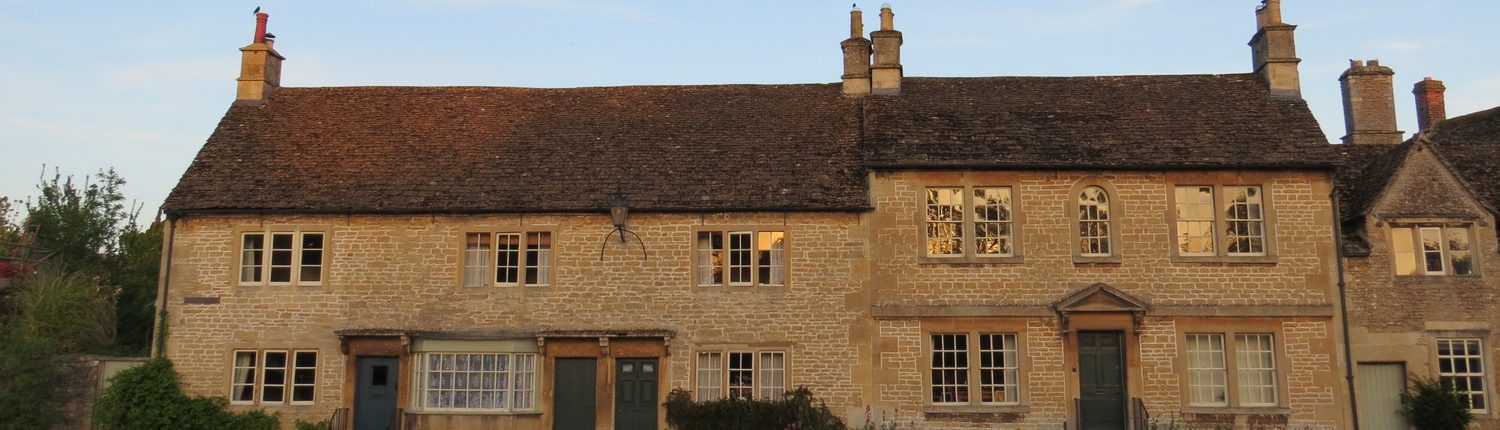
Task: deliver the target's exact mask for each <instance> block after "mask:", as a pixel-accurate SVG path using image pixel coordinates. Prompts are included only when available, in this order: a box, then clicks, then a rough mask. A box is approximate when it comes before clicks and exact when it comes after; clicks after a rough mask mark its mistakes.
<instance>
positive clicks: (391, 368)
mask: <svg viewBox="0 0 1500 430" xmlns="http://www.w3.org/2000/svg"><path fill="white" fill-rule="evenodd" d="M355 362H356V365H357V366H359V369H358V372H359V374H358V375H357V376H356V377H355V386H354V429H355V430H393V429H395V428H396V427H397V425H396V393H397V391H396V381H397V380H399V379H400V378H399V376H400V375H401V374H400V373H398V372H397V368H398V367H399V366H400V364H401V363H400V362H399V361H397V360H396V357H359V359H358V360H356V361H355Z"/></svg>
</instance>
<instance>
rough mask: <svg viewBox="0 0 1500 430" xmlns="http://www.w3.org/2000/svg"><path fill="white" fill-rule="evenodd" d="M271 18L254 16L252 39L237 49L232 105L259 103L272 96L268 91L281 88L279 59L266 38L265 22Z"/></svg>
mask: <svg viewBox="0 0 1500 430" xmlns="http://www.w3.org/2000/svg"><path fill="white" fill-rule="evenodd" d="M269 20H270V15H268V14H266V13H265V12H257V13H256V14H255V38H254V39H251V42H250V44H249V45H245V47H244V48H240V53H241V56H240V78H239V88H238V90H237V91H236V94H235V104H260V103H264V102H265V101H266V99H267V98H269V97H270V96H271V91H272V90H275V89H276V88H278V87H280V86H281V61H282V60H285V59H286V57H282V56H281V54H280V53H277V52H276V50H275V49H273V48H272V47H271V45H272V39H271V38H269V37H266V35H267V33H266V22H267V21H269Z"/></svg>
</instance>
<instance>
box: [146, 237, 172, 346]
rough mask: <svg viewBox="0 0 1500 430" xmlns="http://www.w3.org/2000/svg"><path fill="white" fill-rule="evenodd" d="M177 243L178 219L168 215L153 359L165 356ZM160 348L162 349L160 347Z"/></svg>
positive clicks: (152, 333)
mask: <svg viewBox="0 0 1500 430" xmlns="http://www.w3.org/2000/svg"><path fill="white" fill-rule="evenodd" d="M176 241H177V217H175V216H172V215H167V252H165V253H164V255H163V256H162V264H161V266H162V269H161V288H160V289H159V290H158V291H157V293H156V325H155V326H154V327H152V330H151V357H152V358H156V357H158V356H161V355H165V354H166V353H167V351H166V341H167V340H166V339H165V338H164V337H165V336H166V335H167V334H166V333H163V332H162V331H161V326H162V324H166V319H167V291H168V290H169V289H170V287H171V285H172V248H173V246H172V245H174V244H175V243H176ZM158 346H160V347H158Z"/></svg>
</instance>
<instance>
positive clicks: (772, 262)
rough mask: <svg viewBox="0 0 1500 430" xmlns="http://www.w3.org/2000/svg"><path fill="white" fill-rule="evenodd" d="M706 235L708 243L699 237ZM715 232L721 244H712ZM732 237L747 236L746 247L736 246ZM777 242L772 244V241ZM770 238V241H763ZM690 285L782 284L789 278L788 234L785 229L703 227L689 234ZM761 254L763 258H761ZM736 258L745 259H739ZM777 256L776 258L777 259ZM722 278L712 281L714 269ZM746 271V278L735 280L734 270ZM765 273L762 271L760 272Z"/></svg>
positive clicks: (750, 285)
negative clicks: (691, 281)
mask: <svg viewBox="0 0 1500 430" xmlns="http://www.w3.org/2000/svg"><path fill="white" fill-rule="evenodd" d="M705 235H708V236H707V237H708V238H709V240H708V242H707V243H708V246H704V240H703V238H704V237H705ZM712 235H718V237H719V239H720V242H719V243H720V245H722V247H719V248H714V247H712V244H713V241H712ZM735 237H743V238H748V241H749V243H748V244H746V245H747V246H746V247H736V246H735V245H734V238H735ZM778 239H779V240H780V242H779V243H780V245H779V246H778V245H776V243H777V242H776V240H778ZM766 240H771V241H772V243H770V244H767V243H764V242H765V241H766ZM692 241H693V242H692V249H693V252H692V254H693V264H692V270H693V285H695V286H698V287H732V288H751V287H785V286H786V285H787V284H788V283H789V280H790V278H791V273H790V271H791V261H789V260H790V258H791V255H792V254H791V252H790V250H791V233H790V232H788V231H787V229H785V228H705V229H695V230H694V231H693V233H692ZM762 254H765V257H766V258H767V261H766V262H762V261H761V257H762ZM737 258H748V261H740V260H737ZM778 258H780V260H779V261H778V260H777V259H778ZM716 270H717V271H718V272H719V273H721V274H722V276H723V279H722V280H720V281H719V282H714V275H713V274H714V271H716ZM736 270H740V271H744V272H748V276H749V279H748V280H743V279H736V277H735V271H736ZM763 271H764V272H765V273H762V272H763Z"/></svg>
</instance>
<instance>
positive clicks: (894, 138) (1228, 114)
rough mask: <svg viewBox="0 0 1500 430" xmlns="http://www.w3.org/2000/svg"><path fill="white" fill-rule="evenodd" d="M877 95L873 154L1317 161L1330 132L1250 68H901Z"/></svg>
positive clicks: (1025, 162) (1153, 161)
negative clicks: (915, 72)
mask: <svg viewBox="0 0 1500 430" xmlns="http://www.w3.org/2000/svg"><path fill="white" fill-rule="evenodd" d="M902 85H903V88H902V94H901V95H900V96H898V97H872V98H870V103H869V112H870V113H869V114H868V115H866V117H865V129H866V141H867V142H866V144H867V145H868V147H869V148H870V152H869V157H870V158H869V163H870V165H872V166H899V167H918V168H930V167H975V166H993V167H1006V168H1209V169H1218V168H1237V167H1276V168H1284V167H1318V166H1327V165H1330V164H1331V162H1330V161H1331V160H1328V153H1327V146H1328V139H1327V137H1325V136H1324V135H1323V132H1322V131H1321V130H1320V129H1319V128H1318V123H1317V121H1316V120H1314V119H1313V116H1312V113H1311V112H1310V111H1309V110H1308V109H1307V105H1306V103H1305V102H1303V101H1302V100H1300V99H1288V98H1274V97H1271V96H1270V95H1269V94H1268V92H1267V90H1266V88H1265V87H1264V86H1262V85H1261V84H1260V83H1259V82H1258V81H1257V80H1256V77H1255V75H1250V74H1237V75H1174V76H1103V77H1068V78H1053V77H1000V78H908V79H906V80H905V81H904V82H903V83H902Z"/></svg>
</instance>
